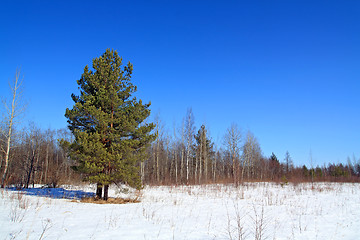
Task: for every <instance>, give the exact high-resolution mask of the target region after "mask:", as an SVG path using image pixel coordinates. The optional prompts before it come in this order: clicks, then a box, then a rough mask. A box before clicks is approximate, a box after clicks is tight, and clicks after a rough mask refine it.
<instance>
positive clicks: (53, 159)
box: [0, 124, 81, 188]
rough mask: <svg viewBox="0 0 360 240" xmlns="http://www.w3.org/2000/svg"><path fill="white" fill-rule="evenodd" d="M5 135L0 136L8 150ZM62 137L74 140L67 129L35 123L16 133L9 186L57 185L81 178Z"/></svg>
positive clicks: (2, 146) (7, 182)
mask: <svg viewBox="0 0 360 240" xmlns="http://www.w3.org/2000/svg"><path fill="white" fill-rule="evenodd" d="M5 139H6V138H5V136H3V135H1V136H0V140H1V141H0V149H4V145H5V141H4V140H5ZM58 139H69V140H71V139H72V136H71V134H70V132H69V131H68V130H67V129H61V130H56V131H55V130H50V129H47V130H43V129H41V128H39V127H37V126H36V125H35V124H30V125H29V126H28V127H27V128H26V129H22V130H18V131H17V132H15V133H14V134H13V138H12V148H11V151H10V160H11V161H10V164H9V168H8V171H7V175H6V180H5V183H6V184H5V185H16V186H18V187H21V188H22V187H25V188H28V187H29V186H30V185H31V184H43V185H48V186H49V187H56V186H57V185H58V184H63V183H72V182H74V181H79V180H80V177H81V176H79V175H78V174H76V173H75V172H74V171H73V170H72V169H71V166H73V165H74V162H72V161H71V160H70V159H69V158H68V157H67V154H66V153H65V151H64V150H63V149H62V148H61V147H60V145H59V143H58ZM4 155H5V152H4V151H2V153H1V172H3V168H4V164H3V163H4V161H3V159H4Z"/></svg>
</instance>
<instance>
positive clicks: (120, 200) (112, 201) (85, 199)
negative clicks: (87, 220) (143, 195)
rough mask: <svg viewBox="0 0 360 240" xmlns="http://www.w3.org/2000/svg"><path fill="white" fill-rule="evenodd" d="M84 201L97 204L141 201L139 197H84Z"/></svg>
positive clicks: (82, 200)
mask: <svg viewBox="0 0 360 240" xmlns="http://www.w3.org/2000/svg"><path fill="white" fill-rule="evenodd" d="M80 202H82V203H96V204H127V203H139V202H140V201H139V199H138V198H135V199H132V198H108V200H107V201H105V200H103V199H97V198H93V197H92V198H82V199H81V200H80Z"/></svg>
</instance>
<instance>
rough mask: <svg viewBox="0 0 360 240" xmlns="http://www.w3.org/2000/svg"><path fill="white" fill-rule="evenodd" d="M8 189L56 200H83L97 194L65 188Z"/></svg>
mask: <svg viewBox="0 0 360 240" xmlns="http://www.w3.org/2000/svg"><path fill="white" fill-rule="evenodd" d="M7 189H8V190H9V191H16V192H21V193H23V194H26V195H30V196H38V197H48V198H54V199H82V198H89V197H94V196H95V193H92V192H84V191H81V190H66V189H63V188H23V189H20V190H19V189H17V188H15V187H10V188H7Z"/></svg>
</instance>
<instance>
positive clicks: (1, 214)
mask: <svg viewBox="0 0 360 240" xmlns="http://www.w3.org/2000/svg"><path fill="white" fill-rule="evenodd" d="M63 187H64V188H66V189H67V190H85V191H89V192H94V191H95V187H94V186H63ZM135 194H136V193H135V192H134V191H132V190H131V189H129V190H128V189H122V190H119V189H117V188H116V187H111V188H110V191H109V195H110V196H113V197H118V196H122V197H129V196H132V197H135ZM359 235H360V185H359V184H351V183H346V184H345V183H344V184H341V183H314V184H313V185H312V184H298V185H292V184H290V185H284V186H281V185H279V184H274V183H247V184H244V185H241V186H239V187H235V186H233V185H201V186H177V187H170V186H161V187H145V189H144V190H143V191H142V197H141V202H140V203H131V204H123V205H115V204H102V205H101V204H90V203H80V202H77V201H71V200H68V199H53V198H46V197H38V196H29V195H25V194H22V193H21V192H16V191H9V190H0V239H357V238H358V236H359Z"/></svg>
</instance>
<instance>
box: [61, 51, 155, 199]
mask: <svg viewBox="0 0 360 240" xmlns="http://www.w3.org/2000/svg"><path fill="white" fill-rule="evenodd" d="M93 69H94V71H93V70H89V68H88V66H86V67H85V69H84V73H83V74H82V75H81V78H80V80H78V81H77V83H78V85H79V89H80V95H79V96H76V95H74V94H72V99H73V101H74V103H75V104H74V106H73V108H72V109H66V113H65V116H66V118H68V124H69V125H68V127H69V129H70V130H71V132H72V133H73V134H74V137H75V140H74V141H73V142H72V143H71V144H69V150H70V151H69V152H70V154H69V155H70V157H71V158H72V159H74V160H75V161H76V162H77V165H76V166H75V167H74V169H75V170H77V171H79V172H81V173H83V174H84V176H85V178H84V180H85V181H90V182H92V183H97V184H98V189H97V191H96V193H97V196H98V197H100V198H101V195H102V191H101V189H102V186H104V199H105V200H107V197H108V186H109V184H111V183H113V182H123V183H126V184H129V185H130V186H132V187H136V188H140V187H141V178H140V176H139V169H138V168H139V164H138V163H139V162H140V161H142V160H143V159H144V157H145V153H146V151H145V150H146V148H147V147H148V145H149V144H150V143H151V142H152V141H153V140H154V139H155V138H156V135H155V134H152V133H151V131H152V130H153V129H154V127H155V125H154V124H153V123H144V120H145V119H146V118H147V117H148V116H149V115H150V109H149V106H150V103H149V104H143V103H142V101H141V100H137V99H136V98H135V97H133V93H135V92H136V86H134V85H133V84H132V83H131V74H132V71H133V65H132V64H131V63H130V62H129V63H128V64H127V65H126V66H124V67H123V68H122V58H121V57H119V55H118V53H117V51H113V50H110V49H107V50H106V52H105V53H104V54H103V55H102V56H100V57H99V58H95V59H93Z"/></svg>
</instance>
